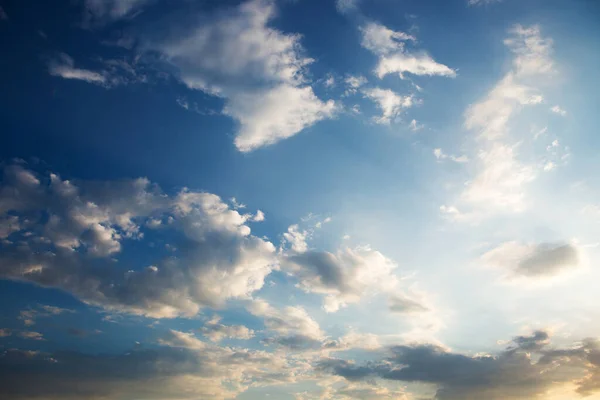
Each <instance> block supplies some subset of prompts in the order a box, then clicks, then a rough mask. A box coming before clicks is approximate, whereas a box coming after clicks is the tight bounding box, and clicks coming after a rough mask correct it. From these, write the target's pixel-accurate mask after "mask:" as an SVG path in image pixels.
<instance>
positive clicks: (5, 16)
mask: <svg viewBox="0 0 600 400" xmlns="http://www.w3.org/2000/svg"><path fill="white" fill-rule="evenodd" d="M0 20H2V21H8V14H6V11H4V9H3V8H2V6H0Z"/></svg>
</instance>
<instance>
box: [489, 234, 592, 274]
mask: <svg viewBox="0 0 600 400" xmlns="http://www.w3.org/2000/svg"><path fill="white" fill-rule="evenodd" d="M481 261H482V262H483V263H484V264H486V265H489V266H492V267H495V268H499V269H501V270H502V271H504V272H505V273H507V274H508V275H509V276H512V277H525V278H532V279H533V278H544V277H550V276H555V275H558V274H561V273H563V272H567V271H569V270H572V269H575V268H578V267H580V266H581V262H582V260H581V250H580V249H579V248H577V247H576V246H574V245H572V244H549V243H542V244H522V243H517V242H507V243H503V244H501V245H500V246H498V247H496V248H495V249H492V250H490V251H488V252H487V253H485V254H484V255H483V256H482V257H481Z"/></svg>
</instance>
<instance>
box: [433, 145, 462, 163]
mask: <svg viewBox="0 0 600 400" xmlns="http://www.w3.org/2000/svg"><path fill="white" fill-rule="evenodd" d="M433 155H434V156H435V158H437V159H438V161H441V160H450V161H454V162H455V163H459V164H463V163H467V162H469V158H468V157H467V156H465V155H462V156H455V155H451V154H450V155H448V154H446V153H444V151H443V150H442V149H440V148H437V149H433Z"/></svg>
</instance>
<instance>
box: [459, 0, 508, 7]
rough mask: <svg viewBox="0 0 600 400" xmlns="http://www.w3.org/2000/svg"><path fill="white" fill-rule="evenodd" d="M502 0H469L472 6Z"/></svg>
mask: <svg viewBox="0 0 600 400" xmlns="http://www.w3.org/2000/svg"><path fill="white" fill-rule="evenodd" d="M501 1H502V0H467V3H468V4H469V5H470V6H481V5H484V4H494V3H500V2H501Z"/></svg>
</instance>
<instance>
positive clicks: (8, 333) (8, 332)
mask: <svg viewBox="0 0 600 400" xmlns="http://www.w3.org/2000/svg"><path fill="white" fill-rule="evenodd" d="M11 335H12V331H11V330H10V329H7V328H2V329H0V338H3V337H8V336H11Z"/></svg>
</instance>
